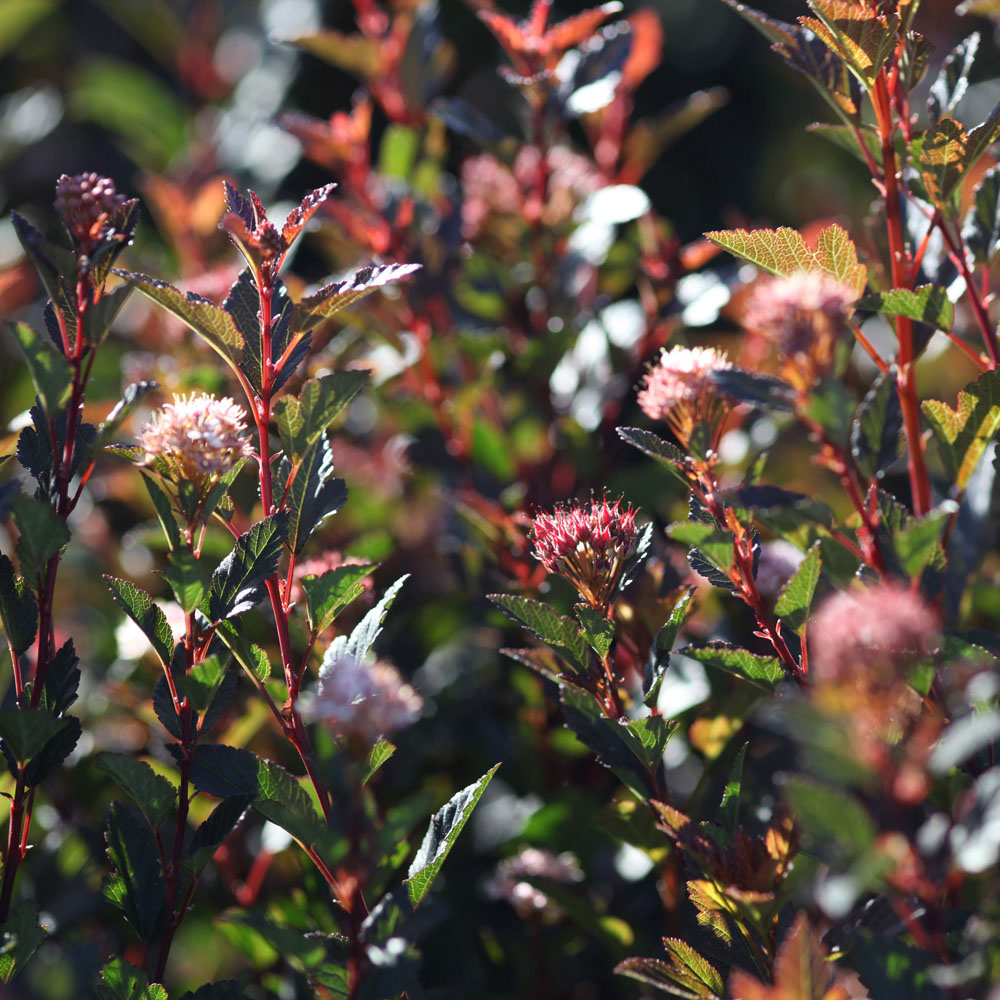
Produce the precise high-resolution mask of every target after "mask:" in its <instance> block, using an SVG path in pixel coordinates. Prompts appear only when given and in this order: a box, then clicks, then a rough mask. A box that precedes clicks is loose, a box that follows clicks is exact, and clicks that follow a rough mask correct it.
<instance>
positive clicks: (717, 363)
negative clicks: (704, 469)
mask: <svg viewBox="0 0 1000 1000" xmlns="http://www.w3.org/2000/svg"><path fill="white" fill-rule="evenodd" d="M732 367H733V364H732V362H731V361H730V360H729V359H728V358H727V357H726V355H725V354H724V353H723V352H722V351H720V350H717V349H716V348H714V347H674V348H672V349H671V350H669V351H668V350H664V351H663V352H662V353H661V354H660V357H659V360H658V361H656V362H655V363H654V364H653V365H651V366H650V368H649V369H648V371H647V372H646V376H645V378H644V379H643V383H642V387H641V389H640V390H639V394H638V396H637V397H636V398H637V401H638V403H639V406H640V407H641V408H642V411H643V413H645V414H646V416H648V417H650V418H651V419H653V420H663V421H665V422H666V423H667V424H669V425H670V429H671V430H672V431H673V432H674V434H676V435H677V439H678V440H679V441H680V442H681V444H682V445H684V446H685V447H687V446H688V445H689V444H690V443H691V439H692V436H693V435H694V433H695V431H696V430H697V429H699V428H704V429H707V431H708V442H709V445H710V446H713V445H714V441H715V438H716V436H717V432H718V430H719V429H720V427H721V423H722V418H723V416H724V415H725V413H726V412H727V410H728V402H727V399H726V397H725V395H724V394H722V393H720V391H719V389H718V387H717V386H716V385H715V383H714V381H713V378H712V377H713V375H714V374H715V373H716V372H720V371H727V370H728V369H730V368H732Z"/></svg>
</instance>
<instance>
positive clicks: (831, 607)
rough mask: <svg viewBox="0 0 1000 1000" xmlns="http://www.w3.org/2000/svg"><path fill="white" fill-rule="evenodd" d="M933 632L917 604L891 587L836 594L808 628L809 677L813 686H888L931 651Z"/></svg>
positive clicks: (924, 608) (928, 613)
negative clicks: (815, 684)
mask: <svg viewBox="0 0 1000 1000" xmlns="http://www.w3.org/2000/svg"><path fill="white" fill-rule="evenodd" d="M939 627H940V625H939V622H938V618H937V615H936V614H935V613H934V611H933V609H932V608H930V607H928V605H927V604H926V603H925V602H924V600H923V598H921V597H920V596H919V595H918V594H915V593H913V591H911V590H907V589H905V588H904V587H900V586H898V585H897V584H893V583H883V584H878V585H876V586H872V587H867V588H865V589H864V590H846V591H841V592H839V593H837V594H835V595H834V596H832V597H831V598H830V599H829V600H827V601H826V603H824V604H823V605H822V606H821V607H820V609H819V611H818V612H817V614H816V616H815V617H814V618H813V620H812V622H811V623H810V625H809V640H810V641H809V646H810V658H809V666H810V672H811V673H812V675H813V677H814V678H815V680H816V682H817V683H819V684H833V685H844V684H849V685H853V686H855V687H858V688H862V689H874V688H883V687H886V686H889V685H891V684H893V683H894V682H896V681H897V680H903V679H905V677H906V675H907V673H908V671H909V670H911V669H912V668H913V667H914V666H915V665H916V664H917V663H919V662H920V660H921V659H922V658H924V657H925V656H927V655H928V654H929V653H931V652H932V651H933V650H934V647H935V645H936V643H937V640H938V636H939Z"/></svg>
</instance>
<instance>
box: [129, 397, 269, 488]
mask: <svg viewBox="0 0 1000 1000" xmlns="http://www.w3.org/2000/svg"><path fill="white" fill-rule="evenodd" d="M138 443H139V447H140V448H141V449H142V450H143V453H144V458H143V461H144V463H145V464H146V465H148V466H151V467H153V468H154V469H155V470H156V471H157V472H159V473H160V474H161V475H162V476H163V478H164V479H166V480H167V481H168V482H171V483H173V484H174V485H179V484H181V483H183V482H188V483H192V484H193V485H194V487H195V489H196V490H197V493H198V497H199V498H200V499H204V498H205V496H206V495H207V493H208V491H209V490H210V489H211V488H212V486H213V485H215V483H217V482H218V481H219V480H220V479H221V478H222V477H223V476H224V475H226V474H227V473H228V472H230V471H232V469H233V468H234V467H235V466H236V464H237V463H238V462H240V461H241V460H243V459H245V458H249V457H250V456H251V455H252V454H253V447H252V446H251V443H250V439H249V438H248V437H247V434H246V413H245V411H244V410H243V408H242V407H241V406H239V405H238V404H237V403H234V402H233V400H232V399H229V398H228V397H226V398H224V399H216V398H215V397H214V396H210V395H208V394H206V393H202V394H197V393H192V394H191V395H190V396H174V401H173V402H172V403H167V404H166V405H165V406H163V407H162V408H161V409H160V410H158V411H157V412H156V413H154V414H153V416H152V418H151V419H150V421H149V422H148V423H147V424H146V425H145V426H144V427H143V429H142V431H141V432H140V433H139V439H138Z"/></svg>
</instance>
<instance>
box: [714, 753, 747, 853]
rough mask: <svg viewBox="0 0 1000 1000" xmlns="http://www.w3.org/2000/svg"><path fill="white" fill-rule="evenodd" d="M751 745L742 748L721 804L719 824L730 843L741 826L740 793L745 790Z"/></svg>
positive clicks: (718, 817)
mask: <svg viewBox="0 0 1000 1000" xmlns="http://www.w3.org/2000/svg"><path fill="white" fill-rule="evenodd" d="M749 746H750V744H749V743H744V744H743V746H742V747H740V752H739V753H738V754H737V755H736V760H735V762H734V763H733V767H732V770H731V771H730V772H729V780H728V781H727V782H726V787H725V789H724V790H723V792H722V801H721V802H720V803H719V813H718V816H717V820H718V824H719V826H720V827H722V829H723V831H724V832H725V834H726V836H727V837H729V839H730V841H731V840H732V838H733V837H734V836H735V835H736V830H737V828H738V826H739V811H740V791H741V789H742V788H743V764H744V762H745V761H746V757H747V747H749Z"/></svg>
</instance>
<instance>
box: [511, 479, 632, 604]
mask: <svg viewBox="0 0 1000 1000" xmlns="http://www.w3.org/2000/svg"><path fill="white" fill-rule="evenodd" d="M635 515H636V511H635V509H634V508H633V507H632V506H631V504H630V505H629V506H628V507H627V508H626V509H625V510H622V506H621V500H616V501H615V502H614V503H613V504H609V503H608V500H607V497H605V498H604V499H603V500H601V501H600V502H598V501H597V500H592V501H591V502H590V509H589V510H588V509H587V508H586V507H584V506H581V505H579V504H576V505H574V506H572V507H561V508H560V507H557V508H556V509H555V510H554V511H553V512H552V513H551V514H549V513H542V514H539V515H538V516H537V517H536V518H535V519H534V520H533V521H532V522H531V538H532V542H533V543H534V549H535V552H534V555H535V558H536V559H538V561H539V562H541V564H542V565H543V566H544V567H545V568H546V569H547V570H548V571H549V572H550V573H558V574H559V575H560V576H564V577H566V579H567V580H569V581H570V582H571V583H572V584H573V586H574V587H576V589H577V590H578V591H579V592H580V596H581V597H583V599H584V600H585V601H586V602H587V603H588V604H590V605H591V606H592V607H595V608H602V609H603V608H606V607H607V606H608V604H609V603H610V601H611V599H612V597H613V596H614V592H615V590H616V588H617V587H618V583H619V581H620V580H621V575H622V570H623V569H624V568H625V562H626V560H627V559H628V557H629V556H631V555H632V553H633V552H635V535H636V531H635Z"/></svg>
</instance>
